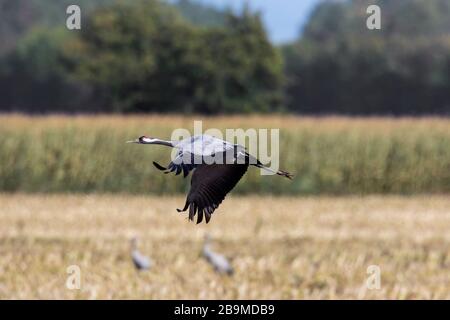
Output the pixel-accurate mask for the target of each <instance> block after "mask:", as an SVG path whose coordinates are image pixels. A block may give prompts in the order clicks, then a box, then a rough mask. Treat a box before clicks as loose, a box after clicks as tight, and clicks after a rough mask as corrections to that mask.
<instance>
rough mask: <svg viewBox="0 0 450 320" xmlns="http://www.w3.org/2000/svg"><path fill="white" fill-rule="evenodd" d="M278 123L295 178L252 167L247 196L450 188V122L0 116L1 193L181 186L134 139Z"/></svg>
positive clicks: (164, 153) (286, 165)
mask: <svg viewBox="0 0 450 320" xmlns="http://www.w3.org/2000/svg"><path fill="white" fill-rule="evenodd" d="M196 119H197V120H204V128H212V127H214V128H219V129H225V128H244V129H246V128H280V138H281V141H280V153H281V156H280V165H281V167H282V169H285V170H288V171H291V172H293V173H294V174H295V176H296V177H295V179H294V181H292V182H290V181H285V179H279V178H278V177H267V176H264V177H261V176H260V175H259V171H258V170H256V169H252V170H250V172H249V174H247V175H246V176H245V177H244V179H243V181H242V182H241V183H240V184H239V185H238V187H237V189H238V190H239V192H240V193H252V192H253V193H274V194H322V193H325V194H355V193H356V194H368V193H402V194H412V193H448V192H450V119H448V118H443V119H439V118H421V119H414V118H401V119H394V118H344V117H325V118H303V117H296V116H248V117H237V116H234V117H200V116H199V117H182V116H130V117H123V116H78V117H68V116H49V117H28V116H21V115H3V116H0V137H1V143H0V163H1V166H0V191H6V192H14V191H24V192H130V193H176V192H183V191H185V190H186V188H187V187H188V184H189V181H188V179H186V180H185V181H184V182H182V181H180V180H182V179H180V177H175V176H172V175H169V176H165V175H162V174H161V173H160V172H159V171H157V170H156V169H155V168H154V167H153V166H152V165H151V162H152V160H156V161H160V162H161V163H167V162H168V161H169V158H170V151H169V150H166V149H164V147H158V146H151V147H149V146H136V145H126V144H124V141H126V140H129V139H133V138H136V137H137V136H140V135H142V134H146V135H149V136H156V137H161V138H170V135H171V132H172V130H173V129H175V128H187V129H192V127H193V121H194V120H196Z"/></svg>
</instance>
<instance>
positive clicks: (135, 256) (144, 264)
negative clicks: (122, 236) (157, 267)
mask: <svg viewBox="0 0 450 320" xmlns="http://www.w3.org/2000/svg"><path fill="white" fill-rule="evenodd" d="M131 259H132V260H133V264H134V266H135V267H136V269H137V270H139V271H143V270H149V269H150V268H151V267H152V261H151V260H150V258H149V257H146V256H144V255H143V254H142V253H140V252H139V250H138V248H137V238H136V237H133V238H132V239H131Z"/></svg>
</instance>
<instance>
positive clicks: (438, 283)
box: [0, 194, 450, 299]
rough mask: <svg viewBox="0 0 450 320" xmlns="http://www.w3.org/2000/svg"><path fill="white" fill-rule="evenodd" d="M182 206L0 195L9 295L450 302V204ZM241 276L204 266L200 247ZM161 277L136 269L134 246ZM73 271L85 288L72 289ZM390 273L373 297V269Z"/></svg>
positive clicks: (387, 199)
mask: <svg viewBox="0 0 450 320" xmlns="http://www.w3.org/2000/svg"><path fill="white" fill-rule="evenodd" d="M183 201H184V198H183V197H181V196H178V197H155V196H153V197H152V196H149V197H144V196H130V195H25V194H2V195H0V204H1V207H0V242H1V243H0V256H1V259H0V298H50V299H53V298H69V299H70V298H94V299H95V298H97V299H100V298H138V299H141V298H142V299H144V298H145V299H147V298H155V299H159V298H174V299H180V298H195V299H213V298H218V299H226V298H229V299H234V298H238V299H248V298H255V299H268V298H275V299H279V298H287V299H296V298H312V299H318V298H325V299H334V298H344V299H347V298H365V299H368V298H374V299H378V298H383V299H417V298H427V299H428V298H429V299H435V298H446V299H449V298H450V250H449V248H450V232H449V230H450V198H449V197H448V196H439V195H435V196H414V197H399V196H366V197H341V198H336V197H271V196H266V197H257V196H248V197H233V196H232V197H229V199H227V200H226V201H225V202H224V203H223V204H222V206H221V207H220V209H219V211H217V213H215V214H214V216H213V219H212V221H211V223H210V224H209V225H195V224H193V223H189V222H188V221H187V219H186V216H183V215H180V214H178V213H176V211H175V208H176V207H179V206H180V205H181V204H182V203H183ZM206 232H208V233H210V234H211V235H212V237H213V239H215V242H214V248H215V249H216V250H218V251H220V252H221V253H224V254H225V255H227V256H229V257H231V258H232V261H233V266H234V268H235V274H234V276H232V277H226V276H219V275H217V274H215V273H214V272H213V271H212V269H211V268H210V266H209V265H208V264H207V263H206V262H205V261H204V260H202V259H201V258H200V255H199V252H200V250H201V245H202V239H203V237H204V234H205V233H206ZM134 235H137V236H139V238H140V250H141V251H142V252H143V253H145V254H147V255H149V256H151V258H152V259H153V260H154V262H155V265H154V268H153V269H152V270H151V271H149V272H142V273H138V272H136V271H135V269H134V267H133V265H132V263H131V260H130V256H129V254H130V251H129V239H130V237H132V236H134ZM70 265H78V266H79V267H80V268H81V288H80V290H69V289H67V288H66V285H65V283H66V279H67V276H68V274H67V273H66V269H67V267H68V266H70ZM369 265H378V266H379V267H380V270H381V287H380V289H379V290H367V289H366V286H365V282H366V279H367V277H368V274H367V267H368V266H369Z"/></svg>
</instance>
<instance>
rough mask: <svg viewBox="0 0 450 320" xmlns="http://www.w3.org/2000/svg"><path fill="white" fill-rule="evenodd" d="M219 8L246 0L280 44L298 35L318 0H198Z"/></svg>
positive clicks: (239, 3)
mask: <svg viewBox="0 0 450 320" xmlns="http://www.w3.org/2000/svg"><path fill="white" fill-rule="evenodd" d="M198 1H199V2H201V3H206V4H210V5H213V6H216V7H219V8H223V7H231V8H234V9H240V8H242V6H243V4H244V3H245V2H248V3H249V5H250V8H252V9H257V10H260V11H261V12H262V13H263V19H264V23H265V25H266V28H267V31H268V32H269V36H270V39H271V40H272V41H273V42H274V43H276V44H281V43H285V42H288V41H291V40H294V39H296V38H297V37H298V35H299V32H300V30H301V27H302V26H303V25H304V23H305V22H306V20H307V18H308V15H309V13H310V12H311V9H312V8H313V7H314V6H315V5H316V4H317V3H318V2H319V1H320V0H198Z"/></svg>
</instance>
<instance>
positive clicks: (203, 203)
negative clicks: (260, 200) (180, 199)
mask: <svg viewBox="0 0 450 320" xmlns="http://www.w3.org/2000/svg"><path fill="white" fill-rule="evenodd" d="M247 168H248V164H210V165H206V164H204V165H200V166H198V167H197V168H196V169H195V171H194V173H193V175H192V180H191V189H190V190H189V194H188V196H187V199H186V204H185V206H184V208H183V209H182V210H181V209H177V210H178V212H182V211H186V210H187V209H188V208H189V220H194V216H195V214H197V223H200V222H202V221H203V216H205V220H206V223H208V222H209V220H210V219H211V214H212V213H213V212H214V210H215V209H216V208H217V207H218V206H219V205H220V203H221V202H222V201H223V199H225V196H226V195H227V193H228V192H230V191H231V190H232V189H233V188H234V186H235V185H236V184H237V183H238V181H239V180H240V179H241V178H242V176H243V175H244V174H245V172H246V171H247Z"/></svg>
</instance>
